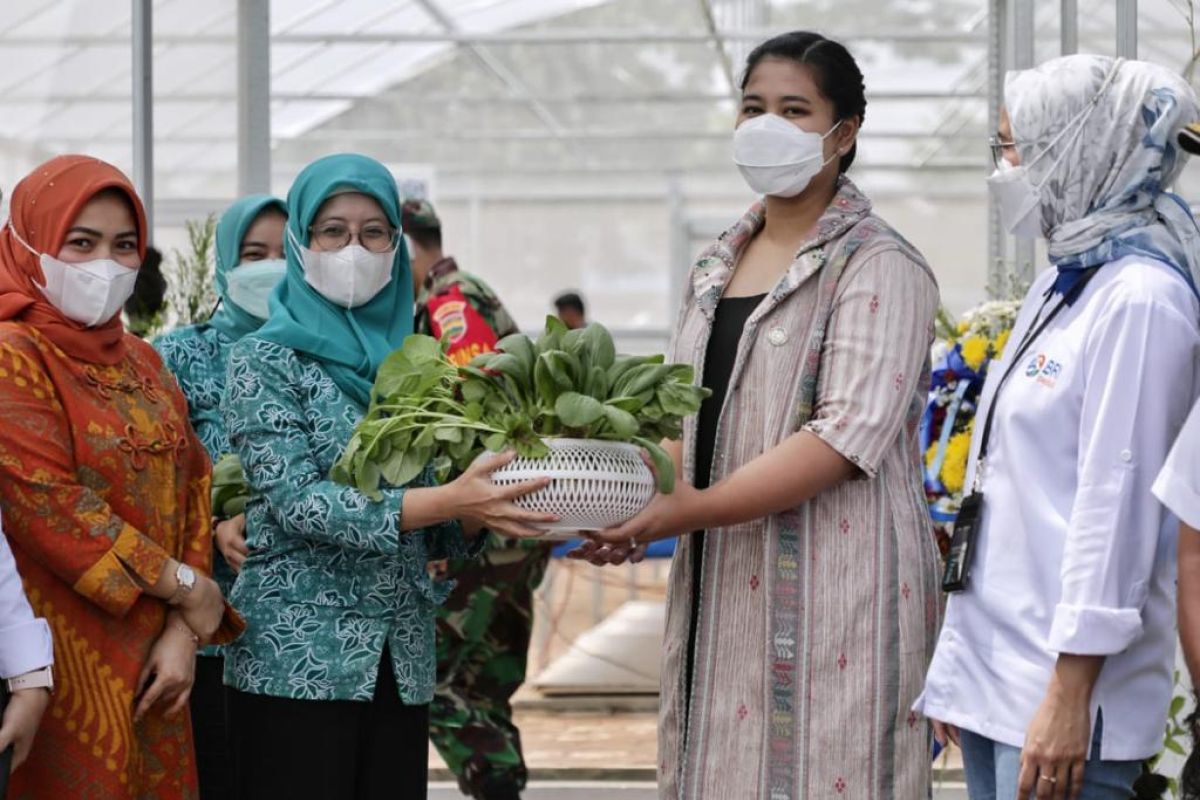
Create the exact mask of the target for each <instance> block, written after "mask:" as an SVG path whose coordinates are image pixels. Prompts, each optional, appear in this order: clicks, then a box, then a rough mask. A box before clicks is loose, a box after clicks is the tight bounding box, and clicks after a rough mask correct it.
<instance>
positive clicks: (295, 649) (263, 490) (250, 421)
mask: <svg viewBox="0 0 1200 800" xmlns="http://www.w3.org/2000/svg"><path fill="white" fill-rule="evenodd" d="M222 410H223V414H224V418H225V422H226V430H227V431H228V433H229V438H230V442H231V443H232V446H233V450H234V452H236V453H237V454H238V455H239V456H240V457H241V459H242V464H243V465H244V467H245V470H246V477H247V479H248V481H249V483H250V486H251V489H252V491H253V494H254V496H253V498H252V499H251V500H250V503H249V505H248V506H247V510H246V515H247V520H248V531H249V539H248V544H249V546H250V550H251V555H250V557H249V558H248V559H247V560H246V562H245V564H244V566H243V567H242V572H241V574H240V575H239V577H238V581H237V584H236V586H235V587H234V591H233V598H234V602H235V603H240V604H241V605H240V606H239V608H241V609H242V610H243V612H244V614H245V617H246V622H247V630H246V634H245V635H244V636H242V637H241V639H239V640H238V641H237V642H236V643H235V644H234V645H232V646H230V647H228V648H226V654H225V682H226V683H227V684H228V685H230V686H233V687H234V688H235V689H238V690H240V691H244V692H250V693H254V694H267V695H273V696H277V697H288V698H293V699H302V700H364V701H366V700H370V699H371V698H372V697H373V694H374V687H375V680H376V676H377V674H378V667H379V662H380V658H381V656H382V653H383V651H384V647H385V646H386V647H387V648H388V649H389V651H390V654H391V658H392V663H393V667H394V670H395V674H396V682H397V683H398V684H399V688H400V695H401V698H402V699H403V700H404V702H405V703H407V704H410V705H417V704H423V703H428V702H429V701H430V700H431V699H432V697H433V687H434V683H435V667H434V658H435V649H434V613H435V609H436V608H437V606H438V605H439V604H440V602H441V601H442V599H443V597H444V595H445V592H446V591H447V590H448V587H446V586H438V585H435V584H434V583H433V582H432V581H431V580H430V577H429V574H428V572H427V570H426V564H427V563H428V562H429V561H431V560H435V559H439V558H447V557H451V556H460V555H468V554H471V553H474V552H475V550H476V549H477V544H476V545H474V546H468V544H467V540H466V539H464V537H463V536H462V532H461V529H460V528H459V527H458V525H457V524H447V525H443V526H438V527H436V528H432V529H427V530H415V531H408V532H403V533H402V532H401V530H400V520H401V514H402V511H403V501H404V494H405V489H402V488H392V489H384V490H383V498H382V500H380V501H378V502H374V501H372V500H370V499H369V498H367V497H366V496H365V495H363V494H362V493H361V492H359V491H358V490H357V489H354V488H351V487H348V486H342V485H340V484H336V483H334V482H332V481H331V480H330V479H329V471H330V469H331V468H332V466H333V464H334V462H335V461H336V460H337V458H338V456H339V455H340V454H341V452H342V450H343V449H344V447H345V443H346V442H347V441H349V439H350V435H351V433H352V431H353V430H354V426H355V425H356V424H357V423H358V422H359V420H360V419H361V418H362V416H363V413H364V411H365V409H364V408H363V407H362V406H360V405H358V404H357V403H356V402H355V401H354V400H352V399H351V398H350V397H349V396H347V395H346V394H344V393H343V392H342V391H341V389H339V388H338V386H337V384H336V383H334V382H333V379H332V378H331V377H330V376H329V373H328V372H326V371H325V369H324V368H323V366H322V365H321V363H320V362H318V361H316V360H313V359H310V358H308V357H306V356H304V355H301V354H298V353H296V352H295V351H293V350H291V349H290V348H286V347H283V346H281V345H278V344H275V343H273V342H268V341H265V340H263V339H259V338H258V337H257V336H254V335H251V336H248V337H246V338H244V339H242V340H240V341H239V342H238V343H237V344H235V345H234V347H233V349H232V352H231V353H230V358H229V371H228V376H227V388H226V395H225V399H224V402H223V404H222Z"/></svg>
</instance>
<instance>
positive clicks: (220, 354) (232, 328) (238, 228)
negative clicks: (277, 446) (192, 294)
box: [154, 194, 287, 797]
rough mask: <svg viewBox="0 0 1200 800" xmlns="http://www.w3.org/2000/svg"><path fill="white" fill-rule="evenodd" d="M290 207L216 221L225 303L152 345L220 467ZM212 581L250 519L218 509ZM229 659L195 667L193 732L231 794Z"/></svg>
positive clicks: (221, 574) (205, 775)
mask: <svg viewBox="0 0 1200 800" xmlns="http://www.w3.org/2000/svg"><path fill="white" fill-rule="evenodd" d="M286 221H287V206H285V205H284V203H283V201H282V200H280V199H279V198H277V197H271V196H270V195H265V194H255V195H250V196H248V197H243V198H242V199H241V200H238V201H237V202H236V203H234V204H233V205H231V206H230V207H229V208H228V209H227V210H226V211H225V213H224V214H222V215H221V221H220V222H218V223H217V232H216V238H217V248H216V250H217V264H216V275H215V279H216V284H217V294H218V296H219V297H220V305H219V306H218V307H217V310H216V312H215V313H214V314H213V315H212V317H211V318H210V319H209V320H208V321H207V322H204V323H201V324H199V325H188V326H186V327H183V328H176V329H175V330H173V331H171V332H170V333H168V334H165V335H164V336H161V337H159V338H158V339H157V340H155V342H154V348H155V349H156V350H157V351H158V352H159V354H160V355H161V356H162V359H163V363H164V364H166V366H167V368H168V369H169V370H171V372H172V373H174V375H175V378H176V379H177V380H178V381H179V388H181V389H182V390H183V396H184V397H185V398H187V402H188V414H189V417H190V419H191V423H192V428H193V429H195V431H196V435H197V436H198V437H200V441H201V443H203V444H204V449H205V450H207V451H208V455H209V458H211V459H212V461H213V463H214V464H215V463H216V462H217V461H218V460H219V459H220V458H221V456H223V455H225V454H227V453H229V452H231V450H230V446H229V436H228V435H227V434H226V433H225V421H224V420H223V419H222V418H221V409H220V404H221V395H222V394H224V393H225V370H226V367H227V365H228V362H229V350H230V348H232V347H233V343H234V342H236V341H237V340H238V339H240V338H242V337H243V336H245V335H246V334H248V333H253V332H254V331H256V330H258V328H259V326H261V325H262V324H263V322H265V321H266V318H267V314H268V311H267V297H268V296H269V295H270V293H271V291H272V290H273V289H274V288H275V284H277V283H278V282H279V279H280V278H282V277H283V270H284V264H283V226H284V223H285V222H286ZM213 519H214V530H213V541H214V543H215V544H216V551H215V552H214V553H213V577H214V578H215V579H216V581H217V585H219V586H220V587H221V591H222V592H224V593H225V594H226V595H228V594H229V592H230V591H231V590H232V589H233V581H234V577H235V576H236V574H237V571H238V569H239V568H240V567H241V564H242V561H243V560H244V559H245V557H246V553H247V551H246V537H245V531H246V515H245V514H238V515H236V516H234V517H232V518H229V519H222V518H221V516H220V510H219V509H213ZM223 673H224V659H223V658H222V657H221V651H220V648H217V647H207V648H205V649H204V650H202V651H201V652H200V659H199V660H198V661H197V662H196V682H195V685H194V686H193V687H192V699H191V710H192V730H193V732H194V733H195V739H196V766H197V769H198V770H199V774H200V791H201V794H203V795H204V796H206V797H229V796H230V794H231V793H232V791H233V765H232V763H231V757H230V753H229V745H228V737H229V732H228V730H227V726H226V724H225V684H224V677H223Z"/></svg>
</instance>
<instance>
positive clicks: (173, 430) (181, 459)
mask: <svg viewBox="0 0 1200 800" xmlns="http://www.w3.org/2000/svg"><path fill="white" fill-rule="evenodd" d="M10 215H11V216H10V218H9V220H8V223H7V224H6V225H5V226H4V227H3V229H0V409H3V413H2V414H0V511H2V512H3V516H4V527H5V533H6V534H7V535H8V538H9V541H10V543H11V545H12V550H13V554H14V555H15V557H16V561H17V567H18V569H19V571H20V572H21V574H22V576H23V577H24V580H25V585H26V589H27V593H28V595H29V600H30V602H31V604H32V605H33V606H34V608H35V609H36V611H37V613H38V614H39V615H40V616H44V617H45V618H46V619H47V620H48V621H49V623H50V627H51V630H52V631H53V634H54V648H55V673H54V679H53V683H54V684H56V685H54V686H53V687H51V688H52V690H53V694H52V696H51V700H50V709H49V713H48V714H46V716H45V721H44V722H43V724H42V727H41V729H40V731H39V733H38V738H37V741H36V742H35V743H34V747H33V751H32V754H31V755H30V757H29V760H28V761H26V762H25V763H24V764H23V765H22V766H21V767H20V768H19V769H18V770H17V771H16V772H15V773H14V774H13V776H12V783H11V785H10V787H9V789H10V795H9V796H10V797H19V798H55V799H56V800H57V798H64V797H105V798H139V799H140V798H150V797H154V798H194V797H196V794H197V793H196V768H195V760H194V758H193V755H192V739H191V726H190V724H189V719H188V714H187V700H188V692H189V690H190V688H191V683H192V675H193V669H194V664H195V648H196V647H197V645H198V644H199V643H200V642H201V641H207V640H210V639H216V640H227V639H229V638H230V637H231V636H232V635H233V634H235V633H236V630H237V627H238V626H239V625H240V621H239V620H238V619H237V618H236V616H235V615H234V614H233V613H232V612H231V611H230V610H229V609H228V607H227V606H226V605H225V602H224V600H223V599H222V597H221V593H220V590H219V589H218V588H217V585H216V584H215V583H214V582H213V581H212V579H211V578H210V577H208V575H209V570H210V564H211V559H212V540H211V537H210V524H211V523H210V518H209V506H210V498H209V492H210V483H211V477H210V472H211V468H210V466H209V462H208V457H207V455H206V454H205V451H204V448H203V447H202V446H201V444H200V442H199V441H198V440H197V439H196V436H195V434H194V433H193V432H192V430H191V428H190V427H189V425H188V415H187V407H186V403H185V401H184V399H183V397H182V395H181V394H180V393H179V389H178V387H177V386H176V384H175V381H174V380H173V379H172V378H171V377H170V375H169V374H168V373H167V372H166V371H165V370H164V369H163V365H162V362H161V361H160V360H159V358H158V356H157V354H155V352H154V350H153V349H152V348H151V347H150V346H149V345H148V344H145V343H144V342H142V341H141V340H140V339H137V338H136V337H134V336H132V335H129V334H126V333H125V331H124V328H123V326H122V324H121V318H120V309H121V307H122V305H123V304H124V301H125V300H126V299H127V298H128V296H129V293H130V292H131V291H132V289H133V281H134V278H135V277H136V275H137V269H138V267H139V265H140V264H141V261H142V257H143V255H144V254H145V248H146V216H145V212H144V211H143V209H142V205H141V201H140V200H139V199H138V197H137V193H136V192H135V191H134V189H133V186H132V185H130V183H129V181H128V179H127V178H126V177H125V176H124V175H123V174H121V172H120V171H118V170H117V169H116V168H114V167H112V166H110V165H109V164H106V163H104V162H102V161H98V160H97V159H94V158H88V157H85V156H62V157H59V158H55V159H53V160H51V161H48V162H46V163H45V164H43V165H42V166H40V167H38V168H37V169H35V170H34V171H33V172H32V173H31V174H30V175H29V176H27V177H26V178H25V179H24V180H22V181H21V182H20V183H19V184H17V187H16V189H15V190H14V191H13V195H12V203H11V208H10Z"/></svg>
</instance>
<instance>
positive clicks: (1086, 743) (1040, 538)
mask: <svg viewBox="0 0 1200 800" xmlns="http://www.w3.org/2000/svg"><path fill="white" fill-rule="evenodd" d="M1005 105H1006V108H1005V109H1004V111H1003V113H1002V114H1001V125H1000V130H999V131H998V136H997V141H996V142H995V143H994V145H993V147H994V148H995V152H996V156H997V170H996V173H995V174H993V176H992V177H991V178H990V179H989V188H990V189H991V190H992V193H993V197H994V199H995V200H996V202H997V203H998V205H999V207H1000V216H1001V221H1002V223H1003V224H1004V225H1005V227H1006V228H1007V229H1008V230H1009V232H1011V233H1014V234H1016V235H1021V234H1025V235H1029V236H1032V235H1037V234H1040V235H1042V236H1045V238H1046V239H1047V241H1048V253H1049V257H1050V262H1051V264H1053V266H1054V267H1055V269H1052V270H1046V271H1045V272H1044V273H1042V274H1041V275H1040V276H1038V278H1037V279H1036V280H1035V281H1034V284H1033V286H1032V288H1031V289H1030V291H1029V294H1028V295H1027V297H1026V299H1025V302H1024V304H1023V306H1022V308H1021V312H1020V314H1019V316H1018V318H1017V322H1016V325H1015V327H1014V329H1013V332H1012V335H1011V337H1010V339H1009V344H1008V345H1007V348H1006V350H1005V353H1004V357H1003V360H1001V361H997V362H995V363H994V364H993V366H992V368H991V369H990V370H989V372H988V378H987V382H986V383H985V385H984V388H983V392H982V396H981V401H980V404H979V412H978V416H977V417H976V423H977V424H976V425H975V426H974V436H973V441H972V447H971V456H970V459H969V462H968V463H969V470H968V475H967V486H971V487H973V490H972V491H973V493H972V497H971V498H968V499H967V500H966V501H964V504H963V508H964V511H963V512H960V514H959V520H958V524H959V525H960V526H962V525H963V521H964V517H966V516H967V511H966V510H967V509H969V508H971V507H972V506H974V507H975V508H977V509H978V513H977V519H976V525H975V533H974V541H973V544H972V547H971V551H970V552H973V553H974V563H973V564H972V565H971V568H970V571H969V576H968V578H967V580H966V583H965V587H963V586H960V587H958V589H957V590H956V591H955V592H954V593H953V594H952V595H951V597H950V601H949V604H948V606H947V610H946V618H945V623H944V625H943V627H942V632H941V636H940V638H939V641H938V645H937V649H936V651H935V653H934V657H933V663H932V664H931V665H930V668H929V674H928V677H927V679H926V684H925V691H924V693H923V694H922V696H921V698H920V699H919V700H918V701H917V704H916V709H917V710H918V711H922V712H924V713H925V714H927V715H928V716H929V717H930V718H932V719H933V720H935V722H934V727H935V731H936V733H937V735H938V738H939V739H941V740H942V741H943V742H944V741H945V739H946V738H947V737H948V738H950V739H953V740H954V741H955V742H957V743H960V744H961V746H962V750H963V761H964V766H965V771H966V776H967V785H968V790H969V792H970V795H971V797H972V798H973V799H975V800H978V799H979V798H984V799H985V800H986V798H998V797H1001V798H1013V797H1018V798H1028V797H1031V796H1033V795H1034V793H1035V792H1036V796H1037V797H1038V798H1065V797H1071V798H1087V799H1088V800H1097V799H1098V798H1102V799H1104V800H1108V799H1109V798H1112V800H1117V799H1118V798H1119V799H1120V800H1126V799H1127V798H1128V797H1130V796H1131V788H1132V784H1133V782H1134V780H1136V779H1137V777H1138V776H1139V775H1140V773H1141V771H1142V767H1141V762H1142V761H1143V760H1144V759H1145V758H1147V757H1149V756H1152V755H1154V754H1155V753H1156V752H1158V750H1159V749H1160V748H1161V744H1162V731H1163V724H1164V722H1165V720H1166V713H1167V705H1168V703H1169V702H1170V699H1171V688H1172V667H1173V663H1174V654H1175V629H1174V603H1175V586H1174V577H1175V561H1174V553H1175V524H1174V522H1173V521H1172V519H1171V518H1170V515H1169V513H1168V512H1167V511H1166V509H1165V508H1164V507H1163V506H1162V504H1161V503H1159V501H1158V500H1156V499H1155V498H1154V496H1153V495H1152V494H1151V492H1150V487H1151V484H1152V483H1153V481H1154V478H1155V476H1156V475H1157V473H1158V471H1159V469H1160V468H1161V467H1162V465H1163V462H1164V460H1165V458H1166V455H1167V451H1168V449H1169V448H1170V446H1171V442H1172V441H1173V439H1174V438H1175V435H1176V434H1177V432H1178V431H1179V428H1180V426H1181V425H1182V423H1183V420H1184V418H1185V416H1186V415H1187V413H1188V409H1189V408H1190V407H1191V405H1192V403H1193V401H1194V399H1195V397H1196V395H1197V388H1198V386H1200V367H1198V364H1200V303H1198V300H1197V295H1196V283H1197V265H1198V264H1200V247H1198V244H1197V242H1198V235H1197V229H1196V224H1195V222H1194V221H1193V219H1192V216H1191V213H1190V212H1189V211H1188V208H1187V206H1186V204H1184V203H1183V201H1182V200H1180V199H1179V198H1178V197H1176V196H1175V195H1173V194H1171V193H1170V192H1169V191H1168V188H1169V187H1170V185H1171V183H1172V181H1173V180H1174V179H1175V177H1176V176H1177V175H1178V173H1179V171H1180V169H1181V167H1182V163H1183V156H1182V154H1181V153H1180V151H1179V150H1178V147H1177V142H1176V135H1177V134H1178V132H1179V130H1180V128H1181V127H1182V126H1183V125H1184V124H1185V123H1186V122H1189V121H1191V120H1193V119H1195V118H1196V117H1197V104H1196V98H1195V96H1194V95H1193V93H1192V90H1191V88H1190V87H1189V86H1188V85H1187V84H1186V83H1185V82H1184V81H1183V80H1182V79H1181V78H1179V77H1178V76H1177V75H1175V74H1173V73H1171V72H1169V71H1168V70H1166V69H1163V68H1161V67H1158V66H1156V65H1154V64H1148V63H1145V62H1138V61H1122V60H1120V59H1116V60H1114V59H1111V58H1105V57H1100V56H1069V57H1066V58H1060V59H1055V60H1053V61H1050V62H1048V63H1046V64H1044V65H1042V66H1040V67H1038V68H1037V69H1033V70H1027V71H1024V72H1017V73H1012V74H1010V75H1009V77H1008V80H1007V83H1006V88H1005ZM985 431H990V435H989V434H988V433H985ZM985 440H986V441H985ZM972 500H974V501H975V502H974V503H972V502H971V501H972ZM963 529H964V530H965V526H964V528H963Z"/></svg>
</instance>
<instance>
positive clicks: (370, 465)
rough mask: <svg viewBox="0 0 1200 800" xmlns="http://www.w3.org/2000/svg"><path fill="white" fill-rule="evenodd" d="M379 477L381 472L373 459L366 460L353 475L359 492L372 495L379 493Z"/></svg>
mask: <svg viewBox="0 0 1200 800" xmlns="http://www.w3.org/2000/svg"><path fill="white" fill-rule="evenodd" d="M381 477H382V472H381V471H380V469H379V465H378V464H376V463H375V462H374V461H367V462H364V463H363V465H362V468H361V469H359V471H358V475H357V476H355V482H356V485H357V486H358V490H359V491H360V492H362V493H363V494H366V495H372V496H374V495H378V494H379V479H380V478H381Z"/></svg>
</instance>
